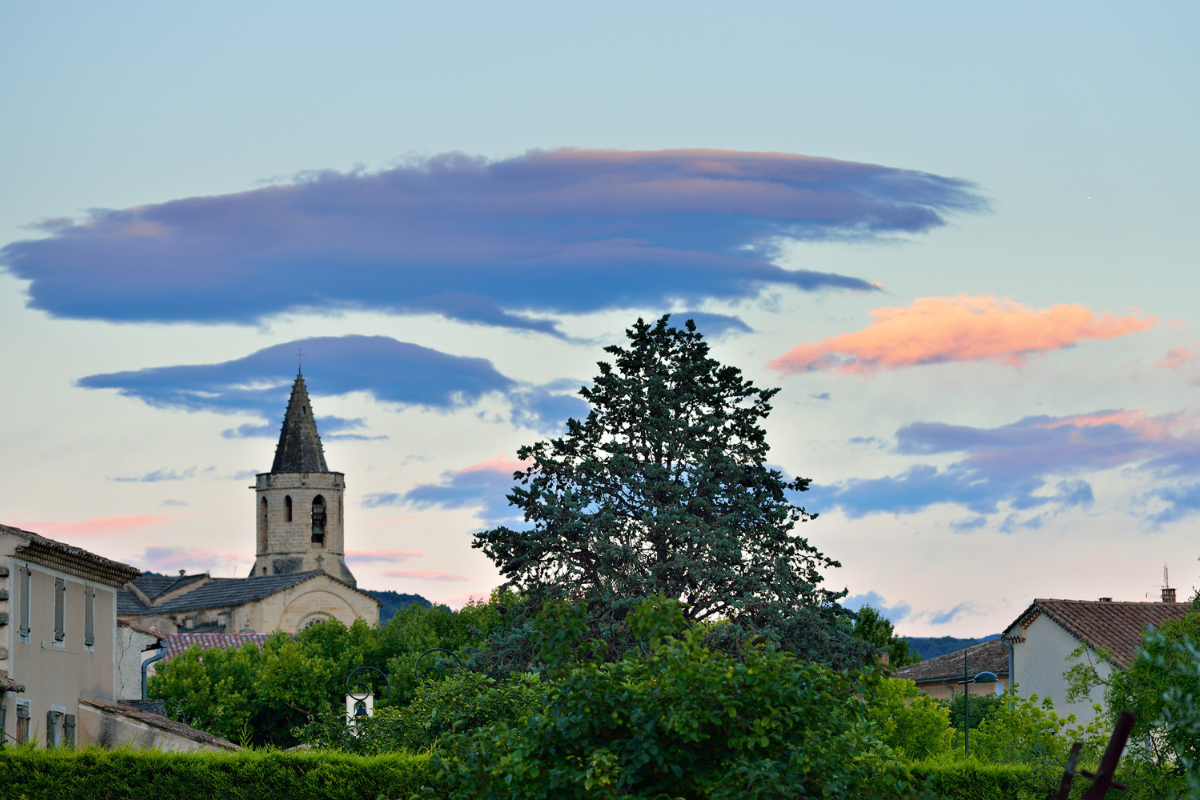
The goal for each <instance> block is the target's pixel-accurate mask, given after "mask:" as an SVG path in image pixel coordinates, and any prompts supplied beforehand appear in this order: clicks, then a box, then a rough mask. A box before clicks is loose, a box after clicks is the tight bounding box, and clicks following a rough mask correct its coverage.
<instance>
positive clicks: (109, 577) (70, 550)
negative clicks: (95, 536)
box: [0, 525, 142, 586]
mask: <svg viewBox="0 0 1200 800" xmlns="http://www.w3.org/2000/svg"><path fill="white" fill-rule="evenodd" d="M0 533H9V534H12V535H14V536H19V537H21V538H22V539H24V540H26V541H27V542H29V544H26V545H22V546H21V547H18V548H17V556H18V557H24V558H28V559H30V560H31V561H37V562H39V563H46V564H47V565H49V566H53V567H57V568H59V569H62V570H63V571H64V572H70V573H72V574H76V573H78V572H79V571H80V568H83V569H85V570H87V572H89V573H91V574H89V575H87V577H89V578H92V577H94V578H98V579H101V580H102V581H103V582H105V583H108V584H109V585H112V586H124V585H125V584H126V583H128V582H129V581H131V580H133V579H134V578H136V577H137V576H139V575H141V574H142V571H141V570H139V569H138V568H137V567H131V566H130V565H128V564H122V563H121V562H120V561H113V560H111V559H108V558H105V557H104V556H98V555H96V554H95V553H93V552H91V551H88V550H84V549H83V548H82V547H76V546H74V545H70V544H67V543H65V542H59V541H55V540H54V539H47V538H46V537H45V536H42V535H41V534H39V533H34V532H33V531H25V530H21V529H20V528H14V527H12V526H11V525H0Z"/></svg>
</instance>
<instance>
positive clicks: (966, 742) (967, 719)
mask: <svg viewBox="0 0 1200 800" xmlns="http://www.w3.org/2000/svg"><path fill="white" fill-rule="evenodd" d="M997 680H998V678H997V677H996V673H994V672H981V673H979V674H978V675H976V676H975V677H974V678H971V677H968V675H967V651H966V650H964V651H963V679H962V680H961V681H959V682H958V683H959V685H960V686H962V687H963V755H965V756H970V755H971V703H970V700H971V684H972V683H995V682H996V681H997Z"/></svg>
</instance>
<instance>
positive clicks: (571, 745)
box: [434, 595, 905, 800]
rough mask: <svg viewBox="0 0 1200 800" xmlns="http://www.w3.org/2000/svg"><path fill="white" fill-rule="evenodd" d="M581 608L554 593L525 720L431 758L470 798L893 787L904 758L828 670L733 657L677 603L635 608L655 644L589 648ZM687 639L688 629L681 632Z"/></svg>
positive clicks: (880, 792) (784, 659)
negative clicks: (543, 684)
mask: <svg viewBox="0 0 1200 800" xmlns="http://www.w3.org/2000/svg"><path fill="white" fill-rule="evenodd" d="M586 615H587V612H586V609H583V608H582V607H572V606H567V605H565V604H564V605H555V604H547V607H546V609H545V610H544V611H543V615H542V618H541V619H540V620H539V623H538V629H539V630H540V631H542V632H543V646H542V660H543V661H544V662H545V663H546V664H547V666H548V669H549V671H550V672H551V673H552V674H555V675H556V676H557V679H556V680H555V682H554V683H552V684H549V685H548V690H549V692H548V697H547V700H546V703H545V705H544V706H543V707H542V709H540V710H539V711H538V712H537V713H533V714H531V715H530V716H529V717H528V718H527V719H526V720H525V721H524V722H523V723H521V724H517V725H513V726H509V725H506V724H503V723H500V724H496V725H493V726H491V727H489V728H484V729H477V730H476V731H474V732H473V733H471V734H469V735H468V734H458V735H451V736H445V737H443V739H442V741H441V744H440V745H439V747H438V748H436V749H435V750H434V763H435V765H437V766H438V767H439V768H440V771H441V772H440V774H442V775H443V776H445V777H446V779H447V780H448V781H449V782H450V783H451V784H452V786H453V788H454V793H453V795H452V796H454V797H459V798H475V797H478V798H505V799H506V800H507V799H508V798H511V799H512V800H522V798H535V797H536V798H545V797H554V798H583V797H588V798H593V797H629V798H658V797H664V798H665V797H671V798H676V797H683V798H699V797H704V798H713V799H714V800H716V799H719V798H738V799H739V800H741V798H791V797H808V796H814V795H817V796H828V797H839V798H855V797H872V798H874V797H889V796H895V795H897V794H899V793H900V792H901V791H902V790H903V789H904V787H905V784H904V781H903V775H902V773H901V772H900V771H899V770H898V768H896V767H894V766H891V765H888V764H886V763H885V762H884V761H883V760H882V759H879V758H878V757H875V756H872V755H864V753H863V751H864V749H865V747H866V743H865V742H864V741H863V740H862V739H861V738H860V737H859V736H858V735H857V734H856V731H857V730H858V727H857V726H856V724H855V723H857V722H859V721H861V716H862V713H863V704H862V702H861V701H860V699H859V698H858V697H857V696H856V695H855V693H854V689H855V686H854V685H853V684H852V683H851V681H849V680H848V679H846V678H845V677H842V676H840V675H838V674H837V673H834V672H833V671H831V670H829V669H828V668H825V667H822V666H819V665H813V664H805V663H802V662H800V661H797V660H796V659H795V658H794V657H792V656H791V655H789V654H786V653H782V652H778V651H775V650H772V649H769V648H755V649H751V650H749V651H748V652H746V653H743V654H742V656H741V658H733V657H730V656H727V655H725V654H723V653H714V652H713V651H711V650H709V649H708V648H707V647H705V646H704V644H703V636H704V634H703V632H701V631H686V632H685V631H683V630H682V626H683V617H682V614H681V612H680V610H679V604H678V602H677V601H674V600H668V599H665V598H663V597H662V596H661V595H659V596H658V597H657V598H656V599H653V600H650V601H645V602H643V603H642V604H641V605H640V606H638V607H637V608H636V609H635V610H634V611H633V613H632V615H631V617H632V619H631V625H632V630H633V632H634V635H635V636H637V637H638V638H639V639H641V640H643V641H645V642H646V643H647V644H648V645H649V647H648V648H647V654H646V655H644V656H643V655H642V654H641V653H640V652H639V651H638V650H634V651H631V652H630V653H628V654H627V655H626V657H625V658H624V659H623V660H621V661H618V662H615V663H613V662H605V661H603V660H602V658H601V657H600V655H601V653H602V651H603V650H604V648H603V647H597V648H595V650H594V651H593V650H592V648H589V647H587V646H580V645H581V644H583V645H586V643H580V642H579V641H578V639H577V636H576V634H577V633H578V632H579V631H582V630H586V628H587V616H586ZM676 637H678V638H676Z"/></svg>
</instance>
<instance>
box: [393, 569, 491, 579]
mask: <svg viewBox="0 0 1200 800" xmlns="http://www.w3.org/2000/svg"><path fill="white" fill-rule="evenodd" d="M380 574H381V575H383V576H384V577H385V578H405V579H407V580H417V581H465V580H469V578H467V577H466V576H463V575H451V574H450V573H448V572H435V571H433V570H430V569H385V570H384V571H383V572H381V573H380Z"/></svg>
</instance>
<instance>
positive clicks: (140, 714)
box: [79, 697, 242, 750]
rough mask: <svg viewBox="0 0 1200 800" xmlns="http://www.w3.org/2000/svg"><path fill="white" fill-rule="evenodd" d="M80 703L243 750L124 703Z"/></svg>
mask: <svg viewBox="0 0 1200 800" xmlns="http://www.w3.org/2000/svg"><path fill="white" fill-rule="evenodd" d="M79 703H80V705H85V706H91V707H92V708H95V709H97V710H99V711H103V712H105V713H108V714H116V715H118V716H122V717H125V718H127V719H131V720H134V721H136V722H140V723H142V724H143V725H149V726H150V727H151V728H158V729H159V730H163V731H167V732H169V733H173V734H175V735H176V736H182V737H184V738H187V739H191V740H192V741H194V742H200V743H201V744H207V745H210V746H212V747H219V748H221V749H222V750H241V749H242V748H240V747H238V746H237V745H236V744H234V743H233V742H228V741H226V740H224V739H222V738H220V737H219V736H213V735H212V734H211V733H208V732H207V731H202V730H197V729H196V728H193V727H191V726H189V725H184V724H183V723H182V722H176V721H174V720H171V719H167V718H166V717H160V716H159V715H158V714H150V713H148V712H146V711H142V710H140V709H137V708H134V707H133V706H127V705H124V704H122V703H110V702H108V701H107V700H97V699H96V698H95V697H80V698H79Z"/></svg>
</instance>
